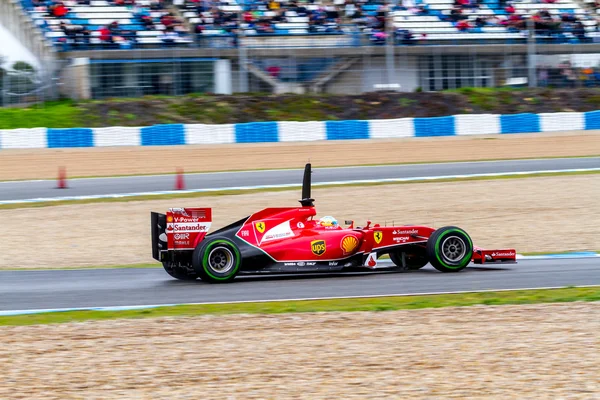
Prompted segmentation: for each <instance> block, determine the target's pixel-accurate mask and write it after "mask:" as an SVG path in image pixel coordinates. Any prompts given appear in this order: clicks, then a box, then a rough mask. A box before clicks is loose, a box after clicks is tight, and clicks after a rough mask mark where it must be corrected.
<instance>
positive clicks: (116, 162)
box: [0, 131, 600, 180]
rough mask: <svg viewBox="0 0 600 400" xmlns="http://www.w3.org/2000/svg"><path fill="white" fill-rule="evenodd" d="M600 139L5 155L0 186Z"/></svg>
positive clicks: (480, 152)
mask: <svg viewBox="0 0 600 400" xmlns="http://www.w3.org/2000/svg"><path fill="white" fill-rule="evenodd" d="M599 132H600V131H584V132H581V131H579V132H577V131H576V132H559V133H543V134H525V135H493V136H478V137H464V136H462V137H440V138H434V139H432V138H406V139H395V140H383V139H381V140H377V139H372V140H352V141H334V142H331V141H321V142H304V143H303V142H296V143H268V144H247V145H240V144H233V145H205V146H169V147H122V148H115V147H104V148H91V149H37V150H3V151H2V155H1V156H0V180H16V179H55V178H56V177H57V173H58V169H59V167H64V168H66V171H67V174H68V175H69V176H72V177H73V176H78V177H86V176H87V177H89V176H114V175H138V174H161V173H174V172H175V171H176V170H177V168H183V169H184V171H185V172H206V171H225V170H247V169H273V168H302V167H303V165H304V163H305V162H307V161H309V160H310V161H311V162H312V163H313V164H314V165H315V166H318V167H327V166H339V165H364V164H392V163H412V162H441V161H475V160H489V159H513V158H541V157H569V156H590V155H598V154H600V134H598V133H599Z"/></svg>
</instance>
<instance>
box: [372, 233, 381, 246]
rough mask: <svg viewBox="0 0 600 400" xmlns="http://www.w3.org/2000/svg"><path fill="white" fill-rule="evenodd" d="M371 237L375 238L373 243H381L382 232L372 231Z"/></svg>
mask: <svg viewBox="0 0 600 400" xmlns="http://www.w3.org/2000/svg"><path fill="white" fill-rule="evenodd" d="M373 238H374V239H375V243H377V244H379V243H381V240H382V239H383V232H381V231H375V232H374V233H373Z"/></svg>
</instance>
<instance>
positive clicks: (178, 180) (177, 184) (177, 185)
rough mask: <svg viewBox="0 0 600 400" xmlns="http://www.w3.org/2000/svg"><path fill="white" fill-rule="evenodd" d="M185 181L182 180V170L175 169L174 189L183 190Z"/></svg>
mask: <svg viewBox="0 0 600 400" xmlns="http://www.w3.org/2000/svg"><path fill="white" fill-rule="evenodd" d="M184 189H185V182H184V181H183V170H182V169H181V168H178V169H177V176H176V177H175V190H184Z"/></svg>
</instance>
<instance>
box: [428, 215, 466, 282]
mask: <svg viewBox="0 0 600 400" xmlns="http://www.w3.org/2000/svg"><path fill="white" fill-rule="evenodd" d="M427 257H428V258H429V262H430V263H431V265H433V267H434V268H435V269H437V270H438V271H441V272H458V271H460V270H462V269H464V268H465V267H466V266H467V265H468V264H469V263H470V262H471V259H472V258H473V242H472V241H471V238H470V237H469V235H468V234H467V232H465V231H464V230H462V229H460V228H457V227H456V226H446V227H443V228H440V229H437V230H436V231H435V232H433V233H432V234H431V236H430V237H429V240H428V241H427Z"/></svg>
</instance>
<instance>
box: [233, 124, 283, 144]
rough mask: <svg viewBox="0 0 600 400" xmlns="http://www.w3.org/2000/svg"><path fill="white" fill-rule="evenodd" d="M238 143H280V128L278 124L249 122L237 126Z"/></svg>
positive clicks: (236, 136) (236, 138)
mask: <svg viewBox="0 0 600 400" xmlns="http://www.w3.org/2000/svg"><path fill="white" fill-rule="evenodd" d="M235 141H236V143H264V142H278V141H279V128H278V125H277V122H248V123H246V124H235Z"/></svg>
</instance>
